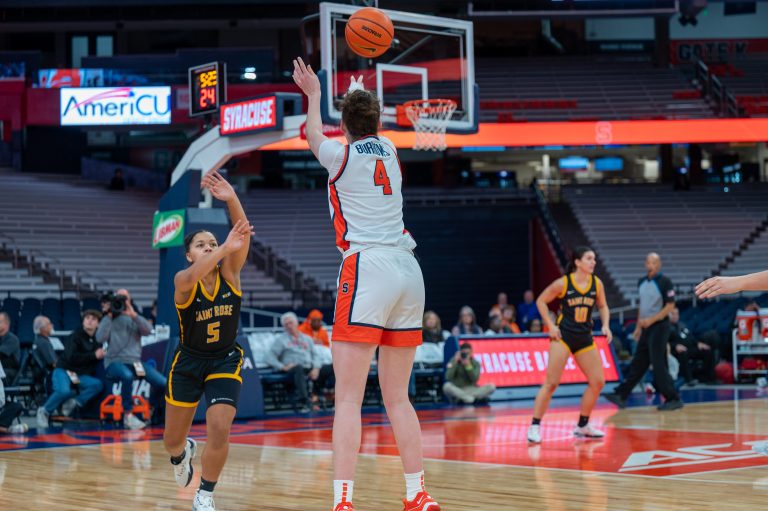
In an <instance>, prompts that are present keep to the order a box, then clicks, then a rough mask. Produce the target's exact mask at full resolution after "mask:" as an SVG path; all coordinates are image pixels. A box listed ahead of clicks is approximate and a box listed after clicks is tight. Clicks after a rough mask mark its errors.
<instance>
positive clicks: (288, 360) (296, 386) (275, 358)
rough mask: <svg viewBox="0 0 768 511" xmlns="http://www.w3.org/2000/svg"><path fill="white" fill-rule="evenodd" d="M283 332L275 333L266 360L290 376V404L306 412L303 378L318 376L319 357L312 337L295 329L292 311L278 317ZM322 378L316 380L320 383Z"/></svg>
mask: <svg viewBox="0 0 768 511" xmlns="http://www.w3.org/2000/svg"><path fill="white" fill-rule="evenodd" d="M280 322H281V323H282V324H283V328H284V329H285V333H284V334H283V335H280V336H278V337H277V338H276V339H275V341H274V343H273V344H272V347H271V348H270V350H269V351H268V352H267V353H266V362H267V364H269V365H270V366H272V367H273V368H274V369H276V370H278V371H282V372H284V373H287V374H288V375H289V376H291V378H292V381H293V393H294V406H295V407H296V408H297V409H298V411H299V413H309V411H310V408H309V394H308V392H307V384H308V381H307V378H309V379H310V380H312V381H317V380H318V378H320V360H319V359H318V357H317V354H316V352H315V350H314V349H312V347H313V345H314V342H313V341H312V338H311V337H309V336H307V335H305V334H303V333H301V332H300V331H299V318H297V317H296V314H294V313H293V312H286V313H285V314H283V316H282V317H281V318H280ZM321 383H322V382H318V385H320V384H321Z"/></svg>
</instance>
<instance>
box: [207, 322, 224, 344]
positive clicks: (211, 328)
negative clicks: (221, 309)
mask: <svg viewBox="0 0 768 511" xmlns="http://www.w3.org/2000/svg"><path fill="white" fill-rule="evenodd" d="M220 326H221V321H216V322H215V323H208V339H206V342H207V343H208V344H211V343H214V342H219V327H220Z"/></svg>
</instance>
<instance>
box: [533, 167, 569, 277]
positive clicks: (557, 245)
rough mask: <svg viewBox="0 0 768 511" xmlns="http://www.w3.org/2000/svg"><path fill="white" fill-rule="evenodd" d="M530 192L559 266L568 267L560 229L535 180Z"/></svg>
mask: <svg viewBox="0 0 768 511" xmlns="http://www.w3.org/2000/svg"><path fill="white" fill-rule="evenodd" d="M531 190H532V191H533V195H534V199H535V200H536V205H537V206H538V208H539V214H541V219H542V220H543V224H544V228H545V229H546V231H547V235H548V236H549V240H550V241H551V242H552V248H554V249H555V254H557V259H558V260H559V261H560V266H561V267H562V268H565V267H566V266H567V265H568V260H567V258H566V256H565V250H564V249H563V239H562V237H561V236H560V229H559V228H558V227H557V223H556V222H555V219H554V218H552V213H551V212H550V211H549V206H547V201H546V199H545V198H544V194H542V193H541V190H539V186H538V182H537V181H536V180H534V181H533V183H532V184H531Z"/></svg>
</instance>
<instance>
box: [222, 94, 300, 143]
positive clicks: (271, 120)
mask: <svg viewBox="0 0 768 511" xmlns="http://www.w3.org/2000/svg"><path fill="white" fill-rule="evenodd" d="M301 105H302V99H301V95H300V94H296V93H293V92H276V93H274V94H265V95H262V96H258V97H255V98H250V99H241V100H239V101H233V102H231V103H227V104H225V105H221V108H219V134H220V135H251V134H253V133H257V132H259V131H278V130H282V129H283V117H284V116H286V115H300V114H301Z"/></svg>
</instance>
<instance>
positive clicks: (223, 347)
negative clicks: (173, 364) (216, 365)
mask: <svg viewBox="0 0 768 511" xmlns="http://www.w3.org/2000/svg"><path fill="white" fill-rule="evenodd" d="M241 294H242V293H241V292H239V291H236V290H235V288H234V286H233V285H231V284H230V283H229V282H227V281H226V280H224V279H223V278H222V277H221V274H220V272H219V271H217V272H216V284H215V286H214V289H213V295H209V294H208V291H206V289H205V286H203V283H202V281H198V282H197V283H196V284H195V287H194V288H193V289H192V294H191V295H190V296H189V299H188V300H187V303H185V304H182V305H179V304H176V312H177V313H178V315H179V331H180V336H181V342H180V344H179V346H180V347H181V349H182V350H183V351H186V352H188V353H190V354H192V355H197V356H202V357H216V356H218V355H222V354H225V353H227V352H229V351H230V350H231V349H232V347H233V346H234V345H235V339H236V338H237V326H238V324H239V322H240V302H241Z"/></svg>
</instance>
